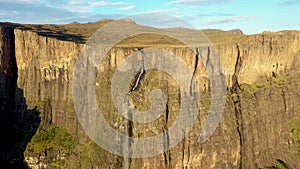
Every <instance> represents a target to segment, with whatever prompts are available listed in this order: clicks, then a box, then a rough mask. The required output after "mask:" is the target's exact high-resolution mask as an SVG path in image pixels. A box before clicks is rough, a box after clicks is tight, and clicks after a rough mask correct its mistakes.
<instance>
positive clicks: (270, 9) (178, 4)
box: [0, 0, 300, 34]
mask: <svg viewBox="0 0 300 169" xmlns="http://www.w3.org/2000/svg"><path fill="white" fill-rule="evenodd" d="M141 13H146V14H149V16H151V15H152V14H161V13H163V14H168V15H171V16H175V17H178V18H181V19H183V20H185V21H187V22H189V23H190V24H192V25H193V26H195V27H196V28H197V29H207V28H216V29H223V30H229V29H235V28H240V29H242V30H243V31H244V33H246V34H253V33H260V32H262V31H279V30H287V29H297V30H299V29H300V19H299V18H300V0H259V1H258V0H152V1H141V0H140V1H138V0H86V1H80V0H0V21H1V22H18V23H58V24H60V23H70V22H73V21H78V22H90V21H97V20H100V19H106V18H107V19H118V18H124V17H128V16H131V15H137V14H141ZM157 19H158V20H159V19H163V18H157ZM165 20H166V19H165ZM165 20H163V21H165ZM154 26H156V25H154ZM182 27H184V25H183V26H182Z"/></svg>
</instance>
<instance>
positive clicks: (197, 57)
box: [190, 48, 199, 94]
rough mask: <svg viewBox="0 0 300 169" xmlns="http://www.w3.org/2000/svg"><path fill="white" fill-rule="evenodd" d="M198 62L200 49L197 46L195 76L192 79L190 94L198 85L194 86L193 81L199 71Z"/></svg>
mask: <svg viewBox="0 0 300 169" xmlns="http://www.w3.org/2000/svg"><path fill="white" fill-rule="evenodd" d="M198 62H199V49H198V48H196V55H195V67H194V71H193V77H192V79H191V84H190V94H193V87H196V86H193V81H194V80H195V76H196V73H197V69H198ZM194 91H196V90H194Z"/></svg>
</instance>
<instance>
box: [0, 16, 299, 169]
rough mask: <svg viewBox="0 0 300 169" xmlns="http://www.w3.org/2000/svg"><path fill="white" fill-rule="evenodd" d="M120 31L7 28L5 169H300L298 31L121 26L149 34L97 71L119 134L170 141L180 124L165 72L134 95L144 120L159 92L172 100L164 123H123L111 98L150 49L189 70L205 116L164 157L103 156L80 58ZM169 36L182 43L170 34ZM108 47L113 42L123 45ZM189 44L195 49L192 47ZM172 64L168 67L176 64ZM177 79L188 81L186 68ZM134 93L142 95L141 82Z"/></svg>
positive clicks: (2, 101)
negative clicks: (81, 105)
mask: <svg viewBox="0 0 300 169" xmlns="http://www.w3.org/2000/svg"><path fill="white" fill-rule="evenodd" d="M111 22H113V21H112V20H102V21H99V22H95V23H86V24H80V23H71V24H66V25H26V24H14V23H1V24H0V61H1V62H0V125H1V133H3V136H2V137H1V139H0V140H1V144H0V145H1V146H0V148H1V149H0V158H1V159H0V161H1V165H3V166H8V167H9V168H28V167H31V168H203V169H206V168H230V169H231V168H263V167H265V166H272V165H274V163H275V161H276V160H279V162H282V163H284V164H287V165H289V166H290V167H291V168H297V167H298V166H299V165H300V156H299V146H300V144H299V142H300V138H299V132H300V121H299V120H300V113H299V112H298V110H299V108H300V104H299V103H300V94H299V86H300V82H299V80H298V79H299V78H298V77H299V76H298V75H299V70H298V68H299V58H300V31H296V30H295V31H280V32H263V33H261V34H256V35H244V34H243V33H242V31H241V30H232V31H221V30H202V31H201V30H188V29H184V28H174V29H156V28H151V27H145V26H141V25H137V24H135V23H134V22H128V21H119V22H120V24H121V25H120V26H119V27H117V28H116V29H115V30H113V29H112V30H110V31H111V32H125V33H126V31H130V30H132V29H137V30H145V33H144V34H138V35H131V34H128V37H127V38H126V39H122V41H119V42H118V43H117V44H116V45H115V46H113V47H112V48H111V49H109V50H108V51H106V53H105V57H104V59H103V61H102V63H100V64H99V65H96V67H95V69H97V70H96V71H95V72H96V76H95V86H96V87H95V91H96V92H95V93H96V96H97V102H98V106H99V109H100V110H101V112H102V113H103V116H104V117H105V119H106V120H107V121H109V124H110V126H111V127H112V128H114V129H115V130H116V131H118V132H120V133H123V134H125V135H129V136H132V137H136V138H143V137H150V136H154V135H156V134H158V133H162V132H164V131H165V130H166V129H169V128H171V126H172V125H173V124H174V123H175V121H176V120H177V115H178V113H179V111H180V106H181V105H183V103H180V101H181V97H182V96H180V86H178V84H177V83H176V81H174V79H172V75H170V74H168V73H165V72H160V71H159V70H156V69H153V70H146V73H145V74H144V75H143V78H142V80H141V81H140V82H139V80H137V82H139V83H136V84H137V86H136V87H137V89H136V90H135V88H132V94H131V96H130V97H131V101H132V102H134V103H135V104H136V105H135V106H136V108H137V109H139V110H140V111H145V110H147V109H148V108H149V107H150V103H149V100H148V99H147V97H148V96H149V95H150V92H151V91H152V90H153V89H154V88H160V89H162V91H164V92H165V93H166V94H165V96H166V97H167V98H168V99H167V100H168V101H167V102H166V103H163V104H164V106H165V107H166V108H165V110H164V111H163V113H162V115H161V116H160V117H159V118H158V119H157V120H155V121H154V122H150V123H149V124H148V125H146V124H138V123H136V122H132V121H129V120H126V119H125V118H124V117H122V116H121V115H119V114H118V113H117V109H116V107H115V105H114V100H113V98H112V94H111V92H110V90H109V89H111V83H112V80H113V77H112V75H113V74H114V72H115V71H116V70H117V69H118V66H120V65H121V64H122V61H123V60H124V59H126V58H127V57H128V56H130V55H131V54H133V55H134V54H136V53H138V54H137V55H138V56H142V55H143V53H142V52H141V49H143V50H144V51H145V52H146V51H147V50H148V49H151V48H155V49H163V50H164V51H166V52H168V53H172V54H174V55H175V56H177V57H178V58H180V59H182V60H183V61H184V62H185V64H186V66H187V67H188V68H189V70H191V72H193V80H195V81H196V82H197V83H196V84H197V86H196V87H195V88H196V89H198V91H199V92H200V111H199V115H198V117H197V119H196V122H195V124H194V125H193V127H192V129H191V131H190V132H187V133H185V134H187V135H186V137H184V139H183V140H182V141H181V142H180V143H179V144H177V145H175V146H174V147H172V148H171V149H170V150H167V151H166V152H162V153H161V154H159V155H157V156H154V157H148V158H123V157H121V156H117V155H114V154H112V153H110V152H108V151H106V150H104V149H102V148H100V147H99V146H97V144H96V143H94V142H93V141H92V139H91V138H90V137H89V136H88V135H87V133H86V131H85V130H83V127H82V125H81V123H80V121H79V120H78V115H76V111H75V109H76V104H77V103H76V104H75V103H74V98H73V92H74V88H73V87H74V81H75V80H74V79H75V78H76V73H75V72H76V70H77V68H78V67H77V66H76V65H77V64H78V63H77V62H78V60H77V58H78V56H79V55H80V53H82V49H84V44H85V43H86V42H87V43H88V42H89V41H88V40H89V38H90V37H91V36H92V35H93V34H94V33H95V32H96V31H97V30H98V29H99V28H101V27H102V26H105V24H107V23H111ZM162 30H163V31H165V32H168V35H174V36H173V37H172V36H167V35H164V34H161V33H160V32H161V31H162ZM148 32H154V33H148ZM156 32H157V33H156ZM199 34H204V35H205V37H207V38H208V40H209V41H205V43H204V42H203V43H202V41H201V42H199V39H196V37H197V35H199ZM108 37H110V40H112V41H114V40H116V39H118V38H119V35H118V34H113V35H111V36H110V35H108ZM174 37H180V38H179V39H176V38H174ZM180 39H189V42H190V44H189V45H190V46H188V45H186V44H185V43H184V42H183V41H181V40H180ZM208 42H209V44H208ZM193 49H195V50H196V51H197V52H196V53H195V52H194V51H193ZM83 52H84V51H83ZM99 52H100V53H101V51H99ZM152 54H153V53H152ZM156 54H157V53H156ZM156 54H155V53H154V54H153V55H156ZM147 56H148V57H149V55H147V52H146V57H147ZM161 56H163V54H161ZM214 56H218V57H219V61H220V62H218V60H214V59H213V58H214ZM164 64H166V65H165V66H166V67H168V64H169V63H164ZM170 64H172V63H170ZM218 64H220V65H221V66H222V72H221V73H222V75H224V79H225V81H224V82H226V95H225V96H226V98H225V101H226V105H225V107H224V111H223V113H222V118H221V121H220V122H219V124H218V127H217V128H216V130H215V131H214V132H213V135H212V136H211V137H210V138H209V139H208V140H207V141H206V142H204V143H198V139H199V137H200V133H201V131H202V129H203V128H204V124H205V121H206V120H207V117H208V115H209V113H208V112H209V109H210V107H212V106H213V104H214V103H211V95H212V91H213V89H212V87H213V83H215V81H211V79H212V77H211V76H210V74H209V70H215V68H214V66H220V65H218ZM85 66H86V65H85ZM210 67H212V68H210ZM83 68H85V67H83ZM86 68H87V69H88V68H89V67H86ZM176 69H178V70H179V71H181V67H180V66H178V68H177V67H176ZM182 71H183V69H182ZM212 75H214V74H212ZM138 79H139V78H138ZM86 83H89V81H86ZM92 83H93V82H92ZM131 85H132V86H134V80H133V81H132V82H131ZM84 92H85V91H84ZM84 92H83V93H84ZM126 126H127V127H126ZM124 127H125V128H124ZM128 127H129V128H128ZM183 132H185V131H183ZM100 137H101V136H100ZM132 144H133V143H132ZM149 146H150V145H149ZM167 146H169V144H167ZM167 148H169V147H167ZM145 149H147V148H146V147H145ZM279 162H278V161H277V163H279ZM280 164H281V163H280Z"/></svg>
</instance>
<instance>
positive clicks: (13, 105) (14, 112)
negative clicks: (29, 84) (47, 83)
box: [0, 68, 40, 169]
mask: <svg viewBox="0 0 300 169" xmlns="http://www.w3.org/2000/svg"><path fill="white" fill-rule="evenodd" d="M39 114H40V112H38V111H37V110H36V109H35V108H34V109H32V110H29V109H27V105H26V99H25V97H24V95H23V91H22V90H21V89H20V88H18V87H17V86H16V78H12V77H10V75H9V73H7V72H5V71H4V70H3V69H2V68H0V132H1V137H0V166H1V168H10V169H23V168H24V169H27V168H29V167H28V165H27V163H26V162H25V159H24V152H25V149H26V146H27V144H28V142H29V141H30V140H31V138H32V136H33V135H34V134H35V133H36V131H37V129H38V127H39V124H40V117H39Z"/></svg>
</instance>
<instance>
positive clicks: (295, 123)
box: [288, 118, 300, 154]
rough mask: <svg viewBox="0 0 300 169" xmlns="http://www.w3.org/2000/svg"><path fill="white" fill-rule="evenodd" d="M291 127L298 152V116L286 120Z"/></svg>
mask: <svg viewBox="0 0 300 169" xmlns="http://www.w3.org/2000/svg"><path fill="white" fill-rule="evenodd" d="M288 124H289V126H290V128H291V135H292V138H293V140H294V141H295V143H296V151H297V152H298V153H299V154H300V120H299V119H298V118H293V119H291V120H289V121H288Z"/></svg>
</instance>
